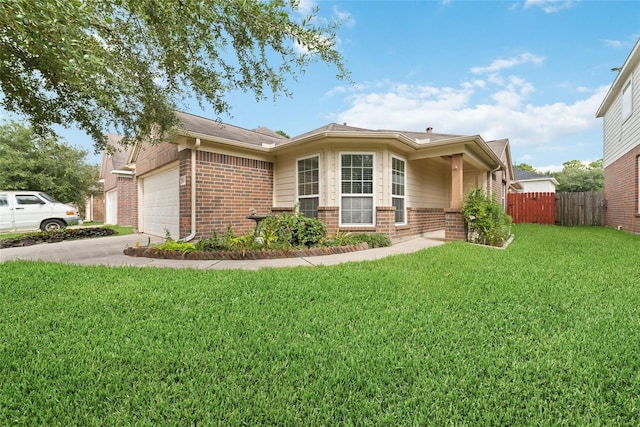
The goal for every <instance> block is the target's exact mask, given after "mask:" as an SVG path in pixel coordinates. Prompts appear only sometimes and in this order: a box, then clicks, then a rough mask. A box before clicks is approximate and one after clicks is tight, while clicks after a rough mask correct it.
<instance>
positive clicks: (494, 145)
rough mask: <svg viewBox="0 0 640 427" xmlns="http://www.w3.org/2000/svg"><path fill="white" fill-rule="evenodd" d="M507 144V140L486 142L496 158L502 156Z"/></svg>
mask: <svg viewBox="0 0 640 427" xmlns="http://www.w3.org/2000/svg"><path fill="white" fill-rule="evenodd" d="M508 143H509V140H508V139H497V140H495V141H488V142H487V145H488V146H489V148H491V151H493V152H494V153H496V155H497V156H498V157H501V156H502V153H504V150H505V148H507V144H508Z"/></svg>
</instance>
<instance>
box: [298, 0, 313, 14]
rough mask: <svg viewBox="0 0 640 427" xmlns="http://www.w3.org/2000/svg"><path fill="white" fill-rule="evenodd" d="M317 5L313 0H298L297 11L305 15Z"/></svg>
mask: <svg viewBox="0 0 640 427" xmlns="http://www.w3.org/2000/svg"><path fill="white" fill-rule="evenodd" d="M317 6H318V3H316V2H315V0H300V3H298V9H297V10H298V12H299V13H301V14H303V15H305V16H307V15H309V14H310V13H311V12H313V10H314V9H315V8H316V7H317Z"/></svg>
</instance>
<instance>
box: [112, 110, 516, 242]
mask: <svg viewBox="0 0 640 427" xmlns="http://www.w3.org/2000/svg"><path fill="white" fill-rule="evenodd" d="M178 118H179V119H180V121H181V122H182V128H183V129H182V130H180V131H178V132H177V134H176V136H175V137H174V139H173V141H172V142H164V143H161V144H157V145H153V146H151V145H149V144H140V145H137V146H136V147H134V148H133V149H131V150H129V151H127V152H121V153H117V154H118V155H112V156H108V155H105V160H104V161H103V168H102V177H103V179H104V182H105V199H106V201H107V218H109V219H110V220H111V221H113V220H114V218H115V221H116V222H117V223H118V224H121V225H132V226H134V227H135V228H136V229H137V230H138V231H140V232H144V233H148V234H152V235H159V236H164V235H166V234H167V233H169V234H170V235H171V237H173V238H187V239H190V238H194V237H198V238H200V237H210V236H211V235H212V234H213V233H214V232H216V233H218V234H222V233H224V232H225V231H226V230H227V227H229V226H231V227H232V229H233V231H234V233H235V234H239V233H245V232H247V231H248V230H250V229H253V228H254V226H255V222H254V221H253V220H251V219H249V218H247V217H248V216H249V214H250V212H251V211H255V212H256V213H257V214H259V215H265V214H268V213H271V212H274V213H282V212H293V211H294V209H296V207H297V208H298V209H299V210H300V211H301V212H304V213H305V215H307V216H310V217H317V218H319V219H320V220H322V221H323V222H324V223H325V224H327V227H328V229H329V232H330V233H333V232H335V231H336V230H340V231H352V232H381V233H385V234H386V235H388V236H389V237H390V238H392V239H401V238H405V237H410V236H414V235H419V234H421V233H425V232H428V231H433V230H442V229H444V230H445V236H446V239H447V240H463V239H465V238H466V229H465V225H464V220H463V219H462V215H461V214H460V208H461V207H462V204H463V196H464V194H465V193H466V192H467V191H469V190H470V189H471V188H473V187H478V186H482V187H484V188H487V189H490V190H492V191H493V192H494V193H495V194H496V197H497V199H498V200H504V197H505V194H506V192H507V191H508V189H509V188H510V187H511V186H512V185H513V184H514V180H513V172H512V169H511V154H510V148H509V142H508V140H506V139H505V140H500V141H492V142H489V143H487V142H485V141H484V140H483V139H482V137H480V136H479V135H472V136H463V135H446V134H437V133H433V132H432V129H431V128H428V129H427V130H426V131H425V132H407V131H398V130H370V129H362V128H356V127H352V126H347V125H346V124H342V125H339V124H335V123H334V124H329V125H327V126H324V127H322V128H319V129H315V130H313V131H311V132H307V133H305V134H303V135H299V136H297V137H294V138H291V139H287V138H284V137H283V136H281V135H279V134H277V133H275V132H273V131H271V130H269V129H266V128H258V129H255V130H247V129H242V128H239V127H236V126H232V125H228V124H223V123H220V122H217V121H213V120H209V119H205V118H201V117H197V116H194V115H190V114H186V113H178ZM116 139H117V138H116V137H115V136H110V142H114V143H116V142H117V141H116ZM110 200H112V201H111V202H110ZM114 206H117V208H115V207H114ZM109 208H111V209H112V210H113V211H114V212H113V213H111V214H109ZM125 211H126V212H125ZM116 212H117V213H116ZM108 222H109V221H108Z"/></svg>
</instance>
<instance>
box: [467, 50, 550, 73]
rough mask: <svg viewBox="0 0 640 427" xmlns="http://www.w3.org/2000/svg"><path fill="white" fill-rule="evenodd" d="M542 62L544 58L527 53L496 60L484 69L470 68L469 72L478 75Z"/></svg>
mask: <svg viewBox="0 0 640 427" xmlns="http://www.w3.org/2000/svg"><path fill="white" fill-rule="evenodd" d="M543 61H544V57H542V56H537V55H534V54H532V53H529V52H525V53H522V54H520V55H518V56H514V57H512V58H508V59H496V60H494V61H493V62H492V63H491V65H488V66H486V67H473V68H471V72H472V73H474V74H480V73H494V72H496V71H501V70H504V69H507V68H513V67H515V66H517V65H522V64H527V63H532V64H535V65H540V64H542V62H543Z"/></svg>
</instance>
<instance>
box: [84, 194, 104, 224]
mask: <svg viewBox="0 0 640 427" xmlns="http://www.w3.org/2000/svg"><path fill="white" fill-rule="evenodd" d="M87 204H91V207H90V209H91V210H92V212H91V214H92V215H91V218H88V212H86V213H85V219H90V220H91V221H100V222H103V221H104V220H105V215H104V214H105V212H104V207H105V200H104V193H103V194H98V195H95V196H93V200H92V199H91V198H88V199H87Z"/></svg>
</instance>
